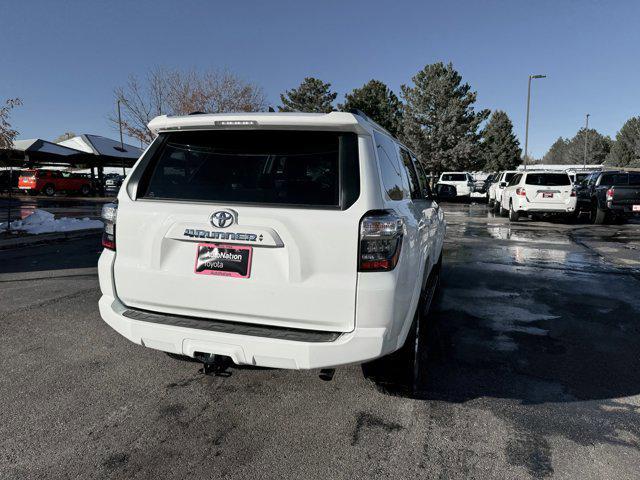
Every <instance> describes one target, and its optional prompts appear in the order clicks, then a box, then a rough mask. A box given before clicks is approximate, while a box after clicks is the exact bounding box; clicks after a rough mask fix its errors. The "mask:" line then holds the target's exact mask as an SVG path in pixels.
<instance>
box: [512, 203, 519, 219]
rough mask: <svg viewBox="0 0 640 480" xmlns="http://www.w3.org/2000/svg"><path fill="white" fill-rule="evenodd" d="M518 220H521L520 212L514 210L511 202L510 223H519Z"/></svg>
mask: <svg viewBox="0 0 640 480" xmlns="http://www.w3.org/2000/svg"><path fill="white" fill-rule="evenodd" d="M518 220H520V212H517V211H515V210H514V209H513V202H509V221H510V222H517V221H518Z"/></svg>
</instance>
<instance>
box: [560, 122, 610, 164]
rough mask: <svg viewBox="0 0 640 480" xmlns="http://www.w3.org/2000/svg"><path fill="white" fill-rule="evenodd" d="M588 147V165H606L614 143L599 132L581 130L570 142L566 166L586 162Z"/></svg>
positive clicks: (565, 156) (565, 158)
mask: <svg viewBox="0 0 640 480" xmlns="http://www.w3.org/2000/svg"><path fill="white" fill-rule="evenodd" d="M585 143H586V145H587V165H589V164H591V165H593V164H600V163H604V161H605V159H606V158H607V155H608V154H609V151H610V150H611V145H612V144H613V141H612V140H611V138H609V137H607V136H605V135H602V134H601V133H600V132H598V131H597V130H594V129H592V128H590V129H589V130H586V129H584V128H581V129H580V130H578V133H576V135H575V136H574V137H573V138H572V139H571V140H569V142H568V143H567V148H566V151H565V155H564V160H565V162H564V163H565V164H573V165H576V164H580V163H583V162H584V147H585Z"/></svg>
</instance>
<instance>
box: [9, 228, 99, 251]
mask: <svg viewBox="0 0 640 480" xmlns="http://www.w3.org/2000/svg"><path fill="white" fill-rule="evenodd" d="M101 232H102V229H101V228H88V229H85V230H73V231H70V232H56V233H42V234H39V235H31V236H28V237H18V238H7V239H4V240H0V250H8V249H11V248H19V247H26V246H29V245H38V244H42V243H50V242H58V241H64V240H69V239H72V238H84V237H92V236H94V235H99V234H100V233H101Z"/></svg>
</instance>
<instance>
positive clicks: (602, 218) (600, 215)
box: [591, 202, 607, 225]
mask: <svg viewBox="0 0 640 480" xmlns="http://www.w3.org/2000/svg"><path fill="white" fill-rule="evenodd" d="M606 220H607V212H606V211H605V210H603V209H601V208H600V207H599V206H598V203H597V202H593V204H592V205H591V221H592V222H593V223H594V224H596V225H602V224H603V223H605V222H606Z"/></svg>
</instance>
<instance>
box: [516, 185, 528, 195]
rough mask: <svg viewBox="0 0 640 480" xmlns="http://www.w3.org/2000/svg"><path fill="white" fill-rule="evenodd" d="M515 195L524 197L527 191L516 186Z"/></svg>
mask: <svg viewBox="0 0 640 480" xmlns="http://www.w3.org/2000/svg"><path fill="white" fill-rule="evenodd" d="M516 195H520V196H521V197H526V196H527V192H526V191H525V190H524V188H522V187H518V188H516Z"/></svg>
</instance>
